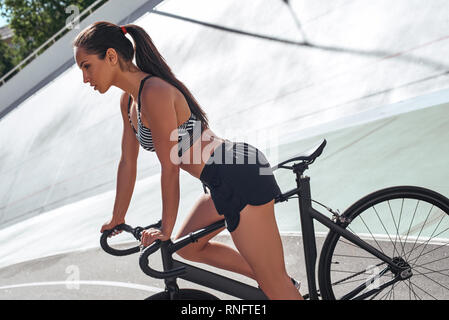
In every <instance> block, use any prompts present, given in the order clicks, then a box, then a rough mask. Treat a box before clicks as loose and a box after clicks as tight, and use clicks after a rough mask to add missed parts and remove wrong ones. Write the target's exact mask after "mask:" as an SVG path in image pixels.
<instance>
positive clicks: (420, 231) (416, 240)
mask: <svg viewBox="0 0 449 320" xmlns="http://www.w3.org/2000/svg"><path fill="white" fill-rule="evenodd" d="M433 207H434V206H433V205H432V207H431V208H430V210H429V213H428V214H427V217H426V220H424V223H423V225H422V227H421V230H419V234H418V236H417V237H416V239H415V243H414V244H413V247H412V250H411V251H410V254H409V255H408V256H407V258H405V260H406V261H407V260H408V259H409V258H410V255H411V254H412V251H413V250H414V249H415V246H416V243H417V242H418V239H419V237H420V236H421V233H422V231H423V229H424V226H425V225H426V222H427V219H429V216H430V213H431V212H432V209H433Z"/></svg>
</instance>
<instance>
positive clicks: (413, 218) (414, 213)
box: [402, 200, 419, 254]
mask: <svg viewBox="0 0 449 320" xmlns="http://www.w3.org/2000/svg"><path fill="white" fill-rule="evenodd" d="M418 205H419V200H418V202H417V203H416V208H415V212H413V217H412V221H410V226H409V227H408V231H407V236H406V237H405V241H404V243H407V239H408V236H409V233H410V229H411V227H412V224H413V220H415V215H416V211H417V210H418ZM402 254H404V251H402Z"/></svg>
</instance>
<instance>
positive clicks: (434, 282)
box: [414, 269, 449, 291]
mask: <svg viewBox="0 0 449 320" xmlns="http://www.w3.org/2000/svg"><path fill="white" fill-rule="evenodd" d="M414 271H415V272H417V273H418V274H419V275H422V276H424V277H426V278H427V279H429V280H430V281H432V282H434V283H436V284H437V285H439V286H440V287H443V288H444V289H446V290H448V291H449V288H448V287H446V286H444V285H442V284H441V283H439V282H438V281H435V280H433V279H432V278H430V277H428V276H426V275H425V274H423V273H421V272H419V271H418V270H416V269H415V270H414Z"/></svg>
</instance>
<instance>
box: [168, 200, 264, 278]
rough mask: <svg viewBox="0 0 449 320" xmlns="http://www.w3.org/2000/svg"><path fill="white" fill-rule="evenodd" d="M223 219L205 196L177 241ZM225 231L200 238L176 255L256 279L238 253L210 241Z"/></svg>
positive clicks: (182, 229) (190, 216)
mask: <svg viewBox="0 0 449 320" xmlns="http://www.w3.org/2000/svg"><path fill="white" fill-rule="evenodd" d="M223 218H224V217H223V216H221V215H219V214H218V212H217V210H216V209H215V205H214V203H213V201H212V198H211V196H210V194H205V195H203V196H201V198H200V199H199V200H198V201H197V203H196V204H195V206H194V207H193V208H192V211H191V212H190V214H189V216H188V217H187V219H186V220H185V221H184V224H183V225H182V226H181V229H180V230H179V232H178V234H177V235H176V239H179V238H181V237H183V236H185V235H187V234H189V233H190V232H192V231H196V230H198V229H200V228H204V227H206V226H208V225H210V224H212V223H214V222H217V221H219V220H222V219H223ZM223 229H224V228H221V229H219V230H217V231H215V232H213V233H211V234H209V235H207V236H205V237H202V238H200V239H199V240H198V242H194V243H191V244H189V245H188V246H185V247H184V248H182V249H180V250H178V251H177V252H176V253H177V254H179V255H180V256H181V257H183V258H184V259H187V260H191V261H196V262H201V263H206V264H209V265H212V266H214V267H217V268H221V269H225V270H229V271H233V272H237V273H240V274H243V275H245V276H247V277H250V278H252V279H256V278H255V276H254V272H253V270H252V269H251V267H250V266H249V264H248V262H246V261H245V259H244V258H243V257H242V255H241V254H240V253H239V252H238V251H236V250H235V249H233V248H232V247H230V246H228V245H225V244H223V243H220V242H213V241H210V239H212V238H213V237H214V236H216V235H217V234H218V233H220V232H221V231H222V230H223Z"/></svg>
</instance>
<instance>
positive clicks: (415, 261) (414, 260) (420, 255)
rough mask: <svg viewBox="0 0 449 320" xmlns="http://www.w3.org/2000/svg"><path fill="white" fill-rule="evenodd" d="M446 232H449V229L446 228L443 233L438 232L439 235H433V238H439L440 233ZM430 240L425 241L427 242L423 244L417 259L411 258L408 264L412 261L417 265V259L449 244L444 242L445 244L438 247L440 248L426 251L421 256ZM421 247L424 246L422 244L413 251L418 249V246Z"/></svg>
mask: <svg viewBox="0 0 449 320" xmlns="http://www.w3.org/2000/svg"><path fill="white" fill-rule="evenodd" d="M447 230H449V228H446V229H445V230H443V231H442V232H440V233H439V234H437V235H435V237H436V236H439V235H440V234H441V233H443V232H446V231H447ZM431 239H432V238H430V239H429V240H427V242H426V243H425V244H426V245H425V246H424V248H423V249H422V250H421V252H420V254H419V255H418V256H417V257H415V258H413V260H410V262H412V261H413V262H414V263H417V262H418V259H419V258H420V257H423V256H425V255H427V254H429V253H430V252H433V251H435V250H437V249H439V248H444V247H445V246H447V245H448V244H449V242H446V243H445V244H442V245H440V246H439V247H437V248H436V249H432V250H430V251H427V252H426V253H424V254H423V251H424V249H425V248H426V247H427V245H428V243H429V242H430V240H431ZM422 245H424V243H421V245H419V246H418V247H416V248H415V249H418V248H419V247H420V246H422Z"/></svg>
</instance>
